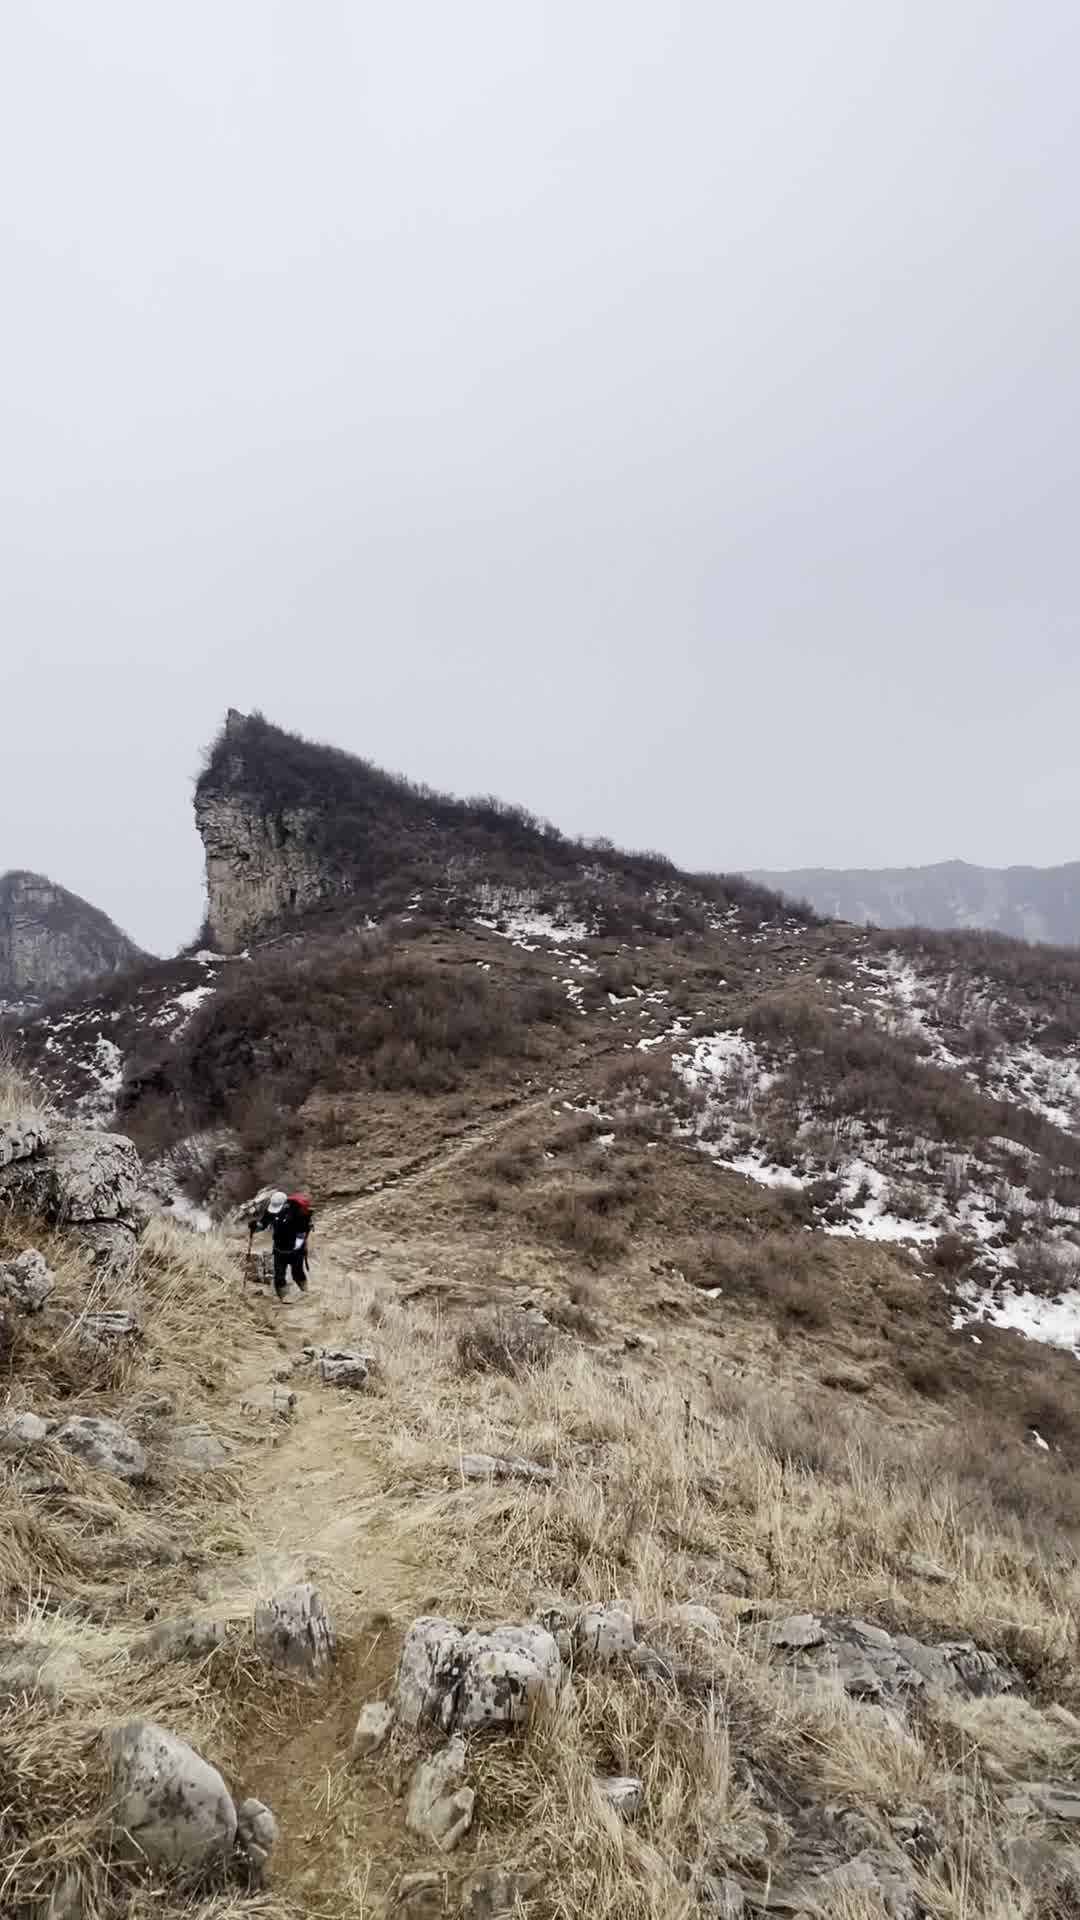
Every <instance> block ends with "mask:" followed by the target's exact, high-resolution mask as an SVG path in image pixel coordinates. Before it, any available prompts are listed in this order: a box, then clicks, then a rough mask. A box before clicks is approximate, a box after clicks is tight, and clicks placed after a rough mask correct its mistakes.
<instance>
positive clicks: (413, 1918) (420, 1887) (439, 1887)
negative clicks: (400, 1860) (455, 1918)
mask: <svg viewBox="0 0 1080 1920" xmlns="http://www.w3.org/2000/svg"><path fill="white" fill-rule="evenodd" d="M396 1911H397V1912H398V1913H399V1914H400V1915H401V1920H441V1916H442V1915H443V1914H444V1913H445V1912H446V1875H445V1873H431V1872H428V1873H403V1874H402V1876H401V1879H400V1880H399V1881H398V1884H397V1900H396Z"/></svg>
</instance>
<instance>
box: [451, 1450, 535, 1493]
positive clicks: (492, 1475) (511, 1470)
mask: <svg viewBox="0 0 1080 1920" xmlns="http://www.w3.org/2000/svg"><path fill="white" fill-rule="evenodd" d="M458 1469H459V1471H460V1473H461V1477H462V1479H463V1480H530V1481H534V1482H537V1483H539V1484H541V1485H544V1486H550V1485H551V1484H552V1482H553V1481H554V1480H556V1479H557V1478H558V1474H557V1472H556V1469H555V1468H554V1467H541V1466H539V1465H538V1464H537V1462H536V1461H535V1460H520V1459H517V1458H515V1457H513V1456H510V1455H504V1454H496V1453H463V1454H462V1455H461V1456H460V1458H459V1461H458Z"/></svg>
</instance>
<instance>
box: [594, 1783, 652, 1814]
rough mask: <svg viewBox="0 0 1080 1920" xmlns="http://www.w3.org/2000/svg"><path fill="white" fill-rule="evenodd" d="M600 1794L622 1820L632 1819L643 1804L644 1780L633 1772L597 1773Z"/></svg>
mask: <svg viewBox="0 0 1080 1920" xmlns="http://www.w3.org/2000/svg"><path fill="white" fill-rule="evenodd" d="M596 1785H597V1788H598V1789H599V1792H600V1796H601V1798H602V1799H603V1800H606V1801H607V1804H608V1806H609V1807H611V1808H612V1809H613V1810H614V1811H615V1812H616V1813H618V1814H621V1815H622V1817H623V1819H624V1820H633V1818H634V1816H635V1815H636V1814H639V1813H640V1812H641V1809H642V1807H643V1806H644V1805H645V1782H644V1780H639V1778H638V1776H637V1774H634V1773H612V1774H605V1775H599V1774H598V1775H597V1779H596Z"/></svg>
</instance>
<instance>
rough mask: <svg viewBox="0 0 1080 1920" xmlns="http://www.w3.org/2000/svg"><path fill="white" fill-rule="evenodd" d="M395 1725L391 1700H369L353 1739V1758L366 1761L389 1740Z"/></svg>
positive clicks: (362, 1710)
mask: <svg viewBox="0 0 1080 1920" xmlns="http://www.w3.org/2000/svg"><path fill="white" fill-rule="evenodd" d="M393 1725H394V1709H393V1707H392V1706H391V1704H390V1702H389V1700H369V1701H368V1703H367V1705H366V1706H365V1707H361V1709H360V1718H359V1720H358V1721H357V1723H356V1729H355V1732H354V1733H353V1737H352V1757H353V1759H354V1760H366V1759H367V1757H368V1755H369V1754H372V1753H377V1752H378V1750H379V1748H380V1747H381V1746H383V1745H384V1744H385V1742H386V1741H387V1740H388V1739H389V1737H390V1733H391V1730H392V1728H393Z"/></svg>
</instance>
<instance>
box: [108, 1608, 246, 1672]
mask: <svg viewBox="0 0 1080 1920" xmlns="http://www.w3.org/2000/svg"><path fill="white" fill-rule="evenodd" d="M227 1632H228V1627H227V1625H226V1623H225V1621H224V1620H193V1619H184V1620H163V1621H162V1622H161V1624H160V1626H157V1627H155V1628H154V1629H153V1631H152V1632H151V1633H145V1634H142V1635H141V1636H140V1638H139V1639H138V1640H135V1641H133V1642H132V1645H131V1648H130V1657H131V1659H132V1660H151V1661H153V1662H154V1664H155V1665H157V1664H158V1663H159V1662H161V1661H165V1660H205V1659H206V1658H207V1656H208V1655H209V1654H211V1653H213V1652H215V1650H216V1649H217V1648H218V1647H220V1646H223V1645H224V1643H225V1636H226V1634H227Z"/></svg>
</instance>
